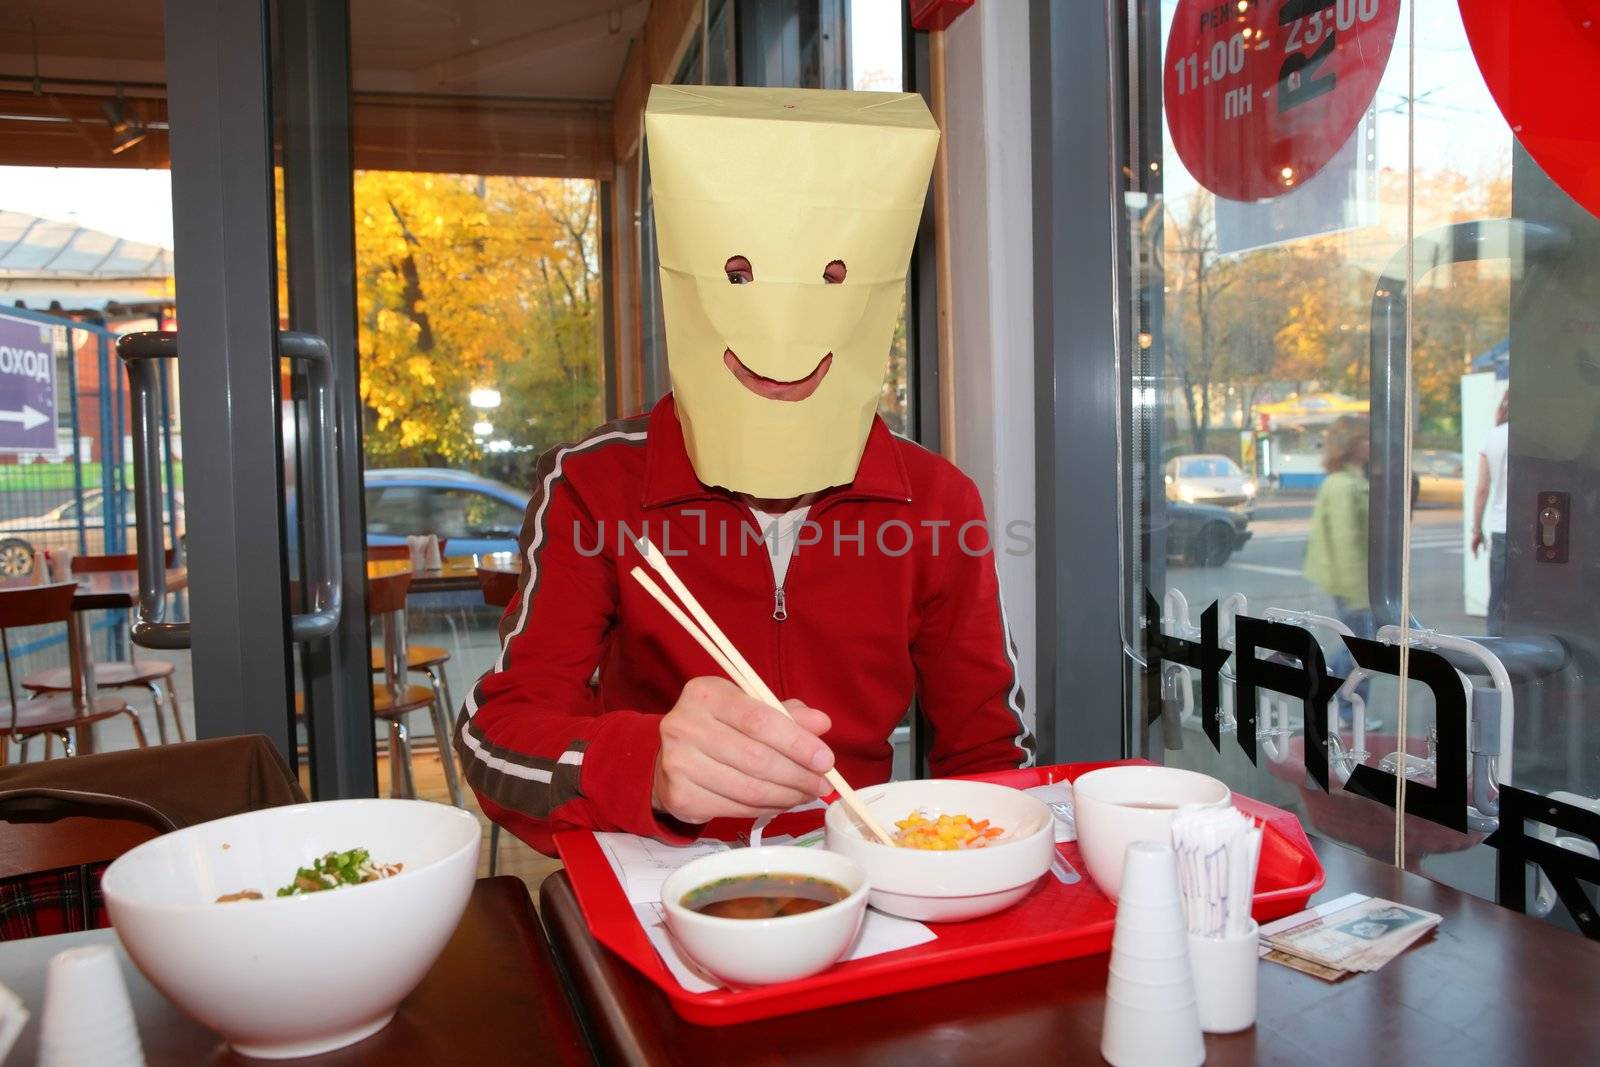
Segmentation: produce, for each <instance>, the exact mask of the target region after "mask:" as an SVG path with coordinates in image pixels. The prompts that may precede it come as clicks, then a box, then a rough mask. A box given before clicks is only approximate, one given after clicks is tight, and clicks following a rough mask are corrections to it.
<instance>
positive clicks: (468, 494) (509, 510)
mask: <svg viewBox="0 0 1600 1067" xmlns="http://www.w3.org/2000/svg"><path fill="white" fill-rule="evenodd" d="M431 503H432V508H433V513H432V523H431V525H432V531H431V532H432V533H435V534H437V535H439V536H440V537H449V538H474V539H489V538H493V539H509V540H513V541H514V540H516V537H517V532H518V531H519V530H521V529H522V513H523V509H522V508H520V507H518V506H517V505H515V504H508V503H506V502H505V501H503V500H499V499H497V498H495V497H492V496H490V495H488V494H487V493H479V492H476V491H474V490H471V489H440V490H436V491H435V492H434V494H433V500H432V502H431Z"/></svg>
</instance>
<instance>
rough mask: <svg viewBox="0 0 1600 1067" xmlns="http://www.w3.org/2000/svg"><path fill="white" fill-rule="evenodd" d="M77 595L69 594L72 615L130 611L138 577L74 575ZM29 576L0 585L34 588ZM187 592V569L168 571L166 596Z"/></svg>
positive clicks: (136, 600) (122, 573)
mask: <svg viewBox="0 0 1600 1067" xmlns="http://www.w3.org/2000/svg"><path fill="white" fill-rule="evenodd" d="M72 577H73V580H74V581H76V582H77V583H78V591H77V592H76V593H73V594H72V610H73V611H102V610H105V609H109V608H131V607H134V606H135V605H137V604H138V603H139V575H138V572H136V571H88V572H82V573H78V574H74V575H73V576H72ZM37 584H38V582H37V581H35V580H34V578H33V577H32V576H31V575H30V576H28V577H26V578H12V579H9V580H7V581H5V582H0V587H4V588H15V587H19V586H30V585H37ZM187 588H189V571H188V568H186V567H171V568H168V570H167V592H169V593H176V592H177V591H178V590H180V589H187Z"/></svg>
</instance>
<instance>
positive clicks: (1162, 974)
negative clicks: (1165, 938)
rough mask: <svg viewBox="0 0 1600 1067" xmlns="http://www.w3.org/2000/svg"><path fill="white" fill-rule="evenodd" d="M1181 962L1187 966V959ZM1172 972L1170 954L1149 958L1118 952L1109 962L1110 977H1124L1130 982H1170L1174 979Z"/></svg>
mask: <svg viewBox="0 0 1600 1067" xmlns="http://www.w3.org/2000/svg"><path fill="white" fill-rule="evenodd" d="M1183 964H1184V966H1188V960H1184V961H1183ZM1172 974H1173V961H1172V958H1171V957H1170V956H1168V957H1164V958H1161V959H1151V958H1150V957H1147V956H1136V955H1133V954H1132V953H1129V952H1118V953H1117V954H1116V956H1115V958H1114V959H1113V960H1112V962H1111V977H1112V978H1126V979H1128V980H1129V981H1132V982H1171V981H1174V980H1175V979H1174V978H1173V977H1172Z"/></svg>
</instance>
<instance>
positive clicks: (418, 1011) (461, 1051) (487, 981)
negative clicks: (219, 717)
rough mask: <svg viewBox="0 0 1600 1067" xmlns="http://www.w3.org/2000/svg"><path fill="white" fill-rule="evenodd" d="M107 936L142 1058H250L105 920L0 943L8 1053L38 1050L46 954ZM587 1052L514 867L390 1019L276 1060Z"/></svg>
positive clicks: (30, 1055)
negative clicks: (11, 1033)
mask: <svg viewBox="0 0 1600 1067" xmlns="http://www.w3.org/2000/svg"><path fill="white" fill-rule="evenodd" d="M90 944H115V945H117V946H118V948H117V951H118V954H119V955H121V957H122V964H123V966H122V973H123V976H124V977H125V978H126V980H127V982H128V992H129V993H130V994H131V996H132V998H133V1010H134V1016H135V1017H136V1018H137V1019H138V1022H139V1036H140V1038H141V1040H142V1041H143V1043H144V1055H145V1061H146V1062H147V1063H149V1064H150V1065H151V1067H163V1065H166V1064H174V1065H178V1064H181V1065H183V1067H189V1065H192V1064H244V1063H261V1062H264V1061H261V1060H253V1059H252V1060H246V1059H244V1058H243V1057H240V1056H237V1055H235V1054H234V1053H233V1052H232V1051H230V1050H229V1049H228V1048H227V1047H226V1046H224V1045H223V1043H222V1039H221V1038H219V1037H218V1036H217V1035H216V1034H214V1033H212V1032H211V1031H210V1030H207V1029H206V1028H204V1027H202V1026H201V1025H200V1024H198V1023H196V1022H193V1021H192V1020H190V1019H189V1018H188V1016H186V1015H183V1014H182V1013H181V1012H179V1011H178V1009H177V1008H175V1007H173V1006H172V1003H171V1002H170V1001H168V1000H167V999H166V998H165V997H163V996H162V995H161V994H160V993H158V992H156V990H155V988H154V987H153V986H151V985H150V983H149V982H147V981H145V979H144V976H143V975H141V974H140V973H139V971H138V969H137V968H135V967H134V966H133V964H132V963H131V962H130V961H129V960H128V958H127V956H126V955H125V954H123V953H122V949H121V945H120V943H119V942H118V941H117V939H116V935H115V934H114V933H113V932H112V931H110V930H94V931H90V932H88V933H81V934H63V935H61V936H59V937H38V938H30V939H28V940H25V941H12V942H7V943H5V944H0V982H4V983H5V984H6V985H8V986H10V987H11V989H12V990H13V991H14V992H15V993H16V994H17V995H18V996H19V997H21V998H22V1000H23V1002H24V1003H25V1004H27V1006H28V1010H29V1012H31V1013H32V1018H31V1019H30V1020H29V1022H28V1025H27V1028H26V1029H25V1030H24V1031H23V1033H22V1037H21V1040H20V1041H19V1042H18V1045H17V1047H16V1049H14V1050H13V1054H12V1056H11V1057H10V1062H13V1063H19V1064H31V1063H33V1062H34V1059H35V1057H36V1055H37V1052H36V1049H37V1045H38V1039H39V1020H40V1017H41V1015H42V1014H43V1008H44V980H45V971H46V966H47V964H48V962H49V960H50V957H52V956H54V955H55V954H56V953H57V952H60V951H62V950H63V949H68V948H74V947H76V946H79V945H90ZM529 1056H536V1057H537V1058H538V1062H540V1063H552V1064H568V1063H583V1064H587V1063H591V1062H592V1060H591V1058H590V1056H589V1050H588V1046H587V1045H586V1044H585V1042H584V1038H583V1034H582V1032H581V1031H580V1029H579V1028H578V1023H577V1019H576V1017H575V1016H574V1014H573V1011H572V1007H571V1004H570V1003H569V1002H568V999H567V996H566V992H565V991H564V989H563V988H562V985H561V978H560V975H559V974H558V973H557V972H556V969H555V963H554V960H553V958H552V957H551V955H550V945H549V942H547V941H546V940H545V935H544V930H543V929H542V928H541V927H540V925H539V917H538V915H536V914H535V913H534V910H533V902H532V901H531V900H530V899H529V898H528V891H527V887H526V886H524V885H523V884H522V882H521V881H520V880H518V879H516V878H506V877H501V878H486V879H483V880H481V881H479V882H478V884H477V885H476V886H474V887H473V890H472V898H471V900H470V901H469V902H468V904H467V910H466V913H465V914H464V915H463V916H462V918H461V925H460V926H458V927H456V932H455V933H454V934H453V935H452V936H451V938H450V942H449V944H447V945H446V946H445V949H444V953H443V954H442V955H441V956H440V957H439V960H438V962H437V963H435V964H434V965H433V969H432V970H431V971H429V972H428V974H427V976H426V977H425V978H423V980H422V984H421V985H419V986H418V987H417V989H416V990H415V991H414V992H413V993H412V994H411V995H410V996H409V997H407V998H406V999H405V1000H404V1001H403V1002H402V1003H401V1005H400V1011H399V1013H398V1014H396V1015H395V1017H394V1021H393V1022H391V1023H390V1024H389V1025H388V1026H386V1027H384V1028H383V1029H382V1030H380V1031H378V1032H377V1033H376V1034H374V1035H372V1036H371V1037H369V1038H367V1039H366V1040H365V1041H361V1042H358V1043H356V1044H354V1045H350V1046H349V1047H347V1048H343V1049H338V1050H336V1051H334V1052H329V1053H325V1054H323V1055H321V1056H311V1057H307V1058H304V1059H296V1060H283V1061H278V1062H283V1063H296V1064H315V1065H318V1067H323V1065H327V1067H344V1065H355V1064H369V1063H381V1064H384V1065H385V1067H403V1065H405V1064H428V1065H430V1067H431V1065H435V1064H441V1063H521V1062H527V1060H528V1057H529Z"/></svg>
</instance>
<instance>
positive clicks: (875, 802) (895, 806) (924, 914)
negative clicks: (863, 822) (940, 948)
mask: <svg viewBox="0 0 1600 1067" xmlns="http://www.w3.org/2000/svg"><path fill="white" fill-rule="evenodd" d="M858 795H859V796H860V797H861V798H862V800H863V801H865V802H866V805H867V808H868V810H870V811H871V812H872V814H873V815H874V816H875V817H876V818H877V820H878V822H879V824H880V825H882V826H883V827H884V828H885V829H887V830H889V832H891V833H893V832H894V824H895V822H896V821H897V820H900V819H904V818H905V817H906V816H907V815H909V814H911V813H912V812H914V811H921V812H923V813H925V814H927V815H929V816H938V815H970V816H972V818H974V819H988V820H989V822H990V824H991V825H993V826H998V827H1001V828H1002V829H1004V830H1005V831H1006V833H1005V836H1004V837H1000V838H997V839H995V841H993V842H992V843H991V844H989V845H987V846H985V847H983V848H973V849H960V850H957V851H953V852H933V851H928V850H925V849H917V848H895V847H893V846H891V845H885V844H881V843H879V842H878V841H876V840H873V839H871V838H868V837H865V836H863V834H864V831H863V830H862V829H861V828H860V827H858V826H857V824H856V820H855V817H854V816H853V815H851V814H850V810H849V809H848V808H846V807H845V806H844V804H843V803H841V802H835V803H833V804H831V805H829V807H828V814H827V816H826V820H825V824H824V825H825V826H826V827H827V841H828V848H829V850H831V851H833V852H838V853H840V854H842V855H845V856H849V857H850V858H851V859H853V860H855V861H856V862H857V863H859V864H860V865H861V866H862V868H863V869H864V870H865V871H866V872H867V878H868V879H869V880H870V881H871V882H872V899H871V901H870V903H871V904H872V906H873V907H874V908H877V909H878V910H879V911H886V912H889V913H890V914H891V915H901V916H904V917H905V918H907V919H917V920H920V921H925V922H954V921H957V920H960V919H975V918H977V917H978V916H980V915H988V914H990V913H992V912H996V911H999V910H1000V909H1002V908H1007V907H1010V906H1011V905H1012V904H1015V903H1016V902H1017V901H1019V900H1021V899H1022V898H1023V897H1025V896H1027V895H1028V890H1030V889H1032V888H1033V884H1034V883H1035V882H1037V881H1038V880H1039V876H1040V875H1042V874H1044V872H1045V871H1048V870H1049V869H1050V860H1051V858H1052V857H1053V856H1054V854H1055V848H1056V840H1055V819H1054V817H1053V816H1052V815H1051V813H1050V809H1049V808H1048V807H1046V806H1045V805H1044V804H1042V803H1041V802H1039V801H1038V800H1036V799H1034V798H1033V797H1030V796H1028V794H1026V793H1024V792H1022V791H1020V790H1017V789H1011V788H1009V787H1007V786H1003V785H994V784H992V783H989V782H963V781H957V780H955V779H952V778H935V779H927V780H922V781H915V782H890V783H889V784H888V785H884V786H877V787H874V788H871V789H865V790H862V791H860V793H859V794H858Z"/></svg>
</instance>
